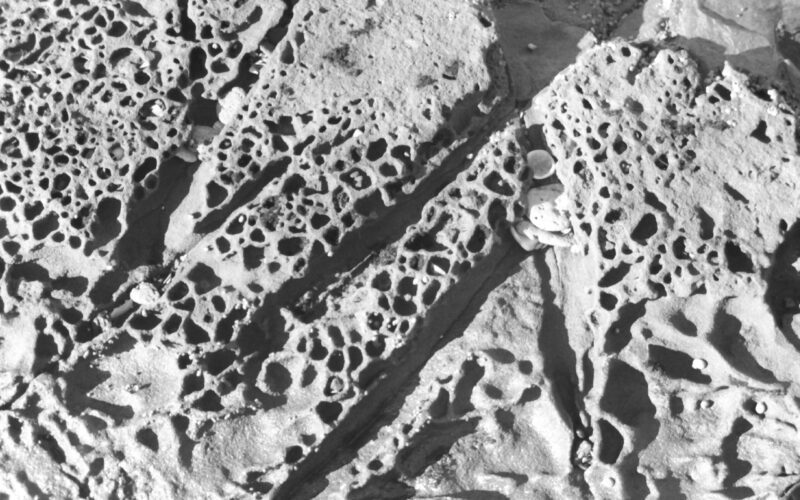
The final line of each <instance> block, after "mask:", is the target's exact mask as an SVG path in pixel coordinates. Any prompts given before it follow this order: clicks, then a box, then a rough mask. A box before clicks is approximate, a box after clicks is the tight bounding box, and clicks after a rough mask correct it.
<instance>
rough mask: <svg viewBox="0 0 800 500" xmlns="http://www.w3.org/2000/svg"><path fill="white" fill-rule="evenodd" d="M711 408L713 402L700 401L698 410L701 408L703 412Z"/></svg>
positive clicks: (707, 400)
mask: <svg viewBox="0 0 800 500" xmlns="http://www.w3.org/2000/svg"><path fill="white" fill-rule="evenodd" d="M712 406H714V402H713V401H711V400H710V399H704V400H702V401H700V408H702V409H704V410H707V409H709V408H711V407H712Z"/></svg>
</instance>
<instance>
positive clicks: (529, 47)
mask: <svg viewBox="0 0 800 500" xmlns="http://www.w3.org/2000/svg"><path fill="white" fill-rule="evenodd" d="M537 48H538V47H536V44H534V43H529V44H528V50H530V51H531V52H533V51H534V50H536V49H537Z"/></svg>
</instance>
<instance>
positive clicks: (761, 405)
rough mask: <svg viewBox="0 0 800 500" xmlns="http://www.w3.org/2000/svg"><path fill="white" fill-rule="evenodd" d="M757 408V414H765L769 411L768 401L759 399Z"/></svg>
mask: <svg viewBox="0 0 800 500" xmlns="http://www.w3.org/2000/svg"><path fill="white" fill-rule="evenodd" d="M755 410H756V414H758V415H762V416H763V415H764V414H766V413H767V403H765V402H763V401H759V402H758V403H756V408H755Z"/></svg>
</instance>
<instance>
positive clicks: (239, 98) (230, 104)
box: [219, 87, 246, 125]
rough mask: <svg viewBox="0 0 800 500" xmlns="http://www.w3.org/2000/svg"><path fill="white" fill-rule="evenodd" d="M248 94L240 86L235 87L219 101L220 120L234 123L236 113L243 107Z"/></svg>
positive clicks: (225, 122)
mask: <svg viewBox="0 0 800 500" xmlns="http://www.w3.org/2000/svg"><path fill="white" fill-rule="evenodd" d="M245 97H246V94H245V93H244V90H242V89H240V88H239V87H234V88H232V89H231V91H230V92H228V93H227V94H225V97H223V98H222V99H220V101H219V121H220V122H222V123H224V124H226V125H227V124H229V123H232V122H233V120H234V118H236V113H238V112H239V110H240V109H241V108H242V103H243V102H244V99H245Z"/></svg>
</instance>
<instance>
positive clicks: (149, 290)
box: [130, 282, 159, 306]
mask: <svg viewBox="0 0 800 500" xmlns="http://www.w3.org/2000/svg"><path fill="white" fill-rule="evenodd" d="M130 297H131V300H132V301H133V302H135V303H136V304H139V305H141V306H153V305H155V304H156V303H158V297H159V294H158V290H156V287H155V286H153V285H152V284H150V283H147V282H142V283H139V284H138V285H136V286H135V287H133V290H131V295H130Z"/></svg>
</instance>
